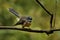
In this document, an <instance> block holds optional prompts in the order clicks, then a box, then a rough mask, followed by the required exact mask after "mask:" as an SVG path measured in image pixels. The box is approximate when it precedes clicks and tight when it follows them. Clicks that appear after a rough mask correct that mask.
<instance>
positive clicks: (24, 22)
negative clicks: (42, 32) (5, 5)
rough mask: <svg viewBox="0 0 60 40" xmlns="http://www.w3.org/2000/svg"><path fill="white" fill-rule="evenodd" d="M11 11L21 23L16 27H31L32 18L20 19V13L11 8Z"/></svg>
mask: <svg viewBox="0 0 60 40" xmlns="http://www.w3.org/2000/svg"><path fill="white" fill-rule="evenodd" d="M9 11H10V12H11V13H13V14H14V15H15V16H17V17H18V18H19V21H18V22H17V23H16V24H15V25H22V28H24V27H29V26H30V25H31V22H32V17H30V16H22V17H20V16H19V14H18V12H16V11H15V10H14V9H12V8H9Z"/></svg>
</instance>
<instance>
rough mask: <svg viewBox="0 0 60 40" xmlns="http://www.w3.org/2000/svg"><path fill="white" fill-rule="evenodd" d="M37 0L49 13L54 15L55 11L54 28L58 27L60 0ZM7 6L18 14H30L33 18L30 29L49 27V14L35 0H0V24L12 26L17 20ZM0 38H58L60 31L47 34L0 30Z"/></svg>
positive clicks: (44, 39) (36, 39)
mask: <svg viewBox="0 0 60 40" xmlns="http://www.w3.org/2000/svg"><path fill="white" fill-rule="evenodd" d="M39 1H40V2H41V3H42V4H43V5H44V6H45V8H46V9H47V10H48V11H49V12H50V13H53V14H54V15H55V13H56V21H55V22H56V23H55V27H54V28H60V27H59V26H60V0H39ZM56 1H57V3H56ZM9 8H13V9H15V10H16V11H17V12H18V13H19V15H24V16H27V15H28V16H31V17H32V18H33V21H32V25H31V26H30V28H31V29H39V30H40V29H50V24H49V21H50V16H49V15H48V14H47V13H46V12H45V11H44V10H43V9H42V8H41V7H40V6H39V5H38V4H37V3H36V1H35V0H0V26H13V25H14V24H15V23H16V22H17V17H16V16H15V15H13V14H12V13H10V12H9V11H8V9H9ZM53 25H54V22H53ZM16 27H21V26H20V25H19V26H16ZM0 40H60V32H54V33H53V34H50V35H49V36H48V35H46V34H45V33H40V34H39V33H30V32H22V31H16V30H0Z"/></svg>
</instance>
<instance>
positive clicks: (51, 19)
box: [36, 0, 53, 28]
mask: <svg viewBox="0 0 60 40" xmlns="http://www.w3.org/2000/svg"><path fill="white" fill-rule="evenodd" d="M36 2H37V3H38V4H39V5H40V6H41V7H42V8H43V9H44V10H45V11H46V12H47V13H48V14H49V15H50V16H51V18H50V28H52V22H53V14H51V13H50V12H49V11H48V10H47V9H46V8H45V7H44V6H43V5H42V4H41V2H39V1H38V0H36Z"/></svg>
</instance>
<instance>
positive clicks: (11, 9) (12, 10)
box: [9, 8, 20, 18]
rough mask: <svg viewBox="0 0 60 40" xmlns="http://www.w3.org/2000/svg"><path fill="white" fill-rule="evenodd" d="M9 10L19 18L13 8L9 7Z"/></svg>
mask: <svg viewBox="0 0 60 40" xmlns="http://www.w3.org/2000/svg"><path fill="white" fill-rule="evenodd" d="M9 11H10V12H11V13H13V14H14V15H15V16H17V17H18V18H20V16H19V14H18V12H16V11H15V10H14V9H13V8H9Z"/></svg>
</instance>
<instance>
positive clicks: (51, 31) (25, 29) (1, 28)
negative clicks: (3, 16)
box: [0, 26, 60, 35]
mask: <svg viewBox="0 0 60 40" xmlns="http://www.w3.org/2000/svg"><path fill="white" fill-rule="evenodd" d="M7 29H9V30H19V31H27V32H34V33H46V34H47V35H49V34H52V33H53V32H54V31H60V29H51V30H33V29H28V28H16V27H1V26H0V30H7Z"/></svg>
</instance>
